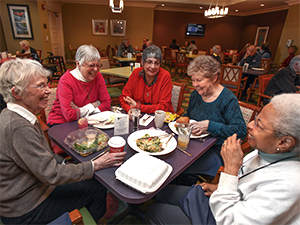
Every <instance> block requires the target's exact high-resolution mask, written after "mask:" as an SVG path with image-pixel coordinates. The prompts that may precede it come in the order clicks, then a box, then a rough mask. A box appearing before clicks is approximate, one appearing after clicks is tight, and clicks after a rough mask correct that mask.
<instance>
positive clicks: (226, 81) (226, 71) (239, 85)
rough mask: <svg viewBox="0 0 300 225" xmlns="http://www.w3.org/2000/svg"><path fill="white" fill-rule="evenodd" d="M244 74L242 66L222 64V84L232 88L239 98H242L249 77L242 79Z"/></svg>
mask: <svg viewBox="0 0 300 225" xmlns="http://www.w3.org/2000/svg"><path fill="white" fill-rule="evenodd" d="M242 74H243V67H242V66H232V65H224V64H223V65H222V69H221V76H220V84H222V85H223V86H224V87H227V88H228V89H229V90H231V91H232V92H233V93H234V94H235V96H236V97H237V98H238V99H240V98H241V95H242V91H243V90H244V88H245V85H246V81H247V79H248V78H247V77H245V78H243V79H242Z"/></svg>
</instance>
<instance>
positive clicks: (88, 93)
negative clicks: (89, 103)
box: [80, 81, 94, 100]
mask: <svg viewBox="0 0 300 225" xmlns="http://www.w3.org/2000/svg"><path fill="white" fill-rule="evenodd" d="M80 84H81V86H82V88H83V90H84V91H85V93H86V94H87V97H88V100H91V99H90V94H91V91H92V89H93V85H94V81H92V86H91V89H90V91H89V92H87V91H86V90H85V87H84V86H83V84H82V82H80Z"/></svg>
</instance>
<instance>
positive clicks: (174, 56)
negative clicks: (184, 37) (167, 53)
mask: <svg viewBox="0 0 300 225" xmlns="http://www.w3.org/2000/svg"><path fill="white" fill-rule="evenodd" d="M176 52H178V49H171V54H172V59H176Z"/></svg>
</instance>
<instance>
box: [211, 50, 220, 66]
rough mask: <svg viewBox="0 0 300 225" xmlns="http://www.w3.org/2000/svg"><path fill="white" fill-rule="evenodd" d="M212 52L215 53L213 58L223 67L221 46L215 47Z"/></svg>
mask: <svg viewBox="0 0 300 225" xmlns="http://www.w3.org/2000/svg"><path fill="white" fill-rule="evenodd" d="M212 52H213V54H212V55H211V56H212V57H213V58H214V59H216V60H217V61H218V62H219V63H220V65H221V66H222V59H221V57H220V53H221V46H220V45H215V46H214V47H212Z"/></svg>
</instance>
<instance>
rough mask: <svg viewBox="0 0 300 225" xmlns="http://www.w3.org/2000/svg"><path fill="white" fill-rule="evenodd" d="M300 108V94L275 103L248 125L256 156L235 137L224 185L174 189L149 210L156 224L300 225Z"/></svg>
mask: <svg viewBox="0 0 300 225" xmlns="http://www.w3.org/2000/svg"><path fill="white" fill-rule="evenodd" d="M299 108H300V95H299V94H282V95H278V96H275V97H274V98H272V100H271V103H270V104H268V105H266V106H265V107H264V108H263V109H262V111H261V113H260V114H259V115H258V116H257V118H255V120H254V121H251V122H250V123H249V124H248V133H249V134H248V143H249V144H250V146H251V147H253V148H255V149H256V150H254V151H253V152H251V153H249V154H248V155H246V156H245V157H244V153H243V151H242V148H241V143H240V139H237V136H236V134H234V135H233V136H231V137H229V138H228V139H227V140H226V141H225V142H224V144H223V146H222V151H221V154H222V157H223V159H224V164H225V167H224V172H222V173H221V176H220V180H219V184H218V185H214V184H207V183H202V184H201V185H196V186H193V187H192V188H189V187H186V186H175V185H170V186H168V187H167V188H166V189H164V190H163V191H161V192H159V194H158V196H157V201H158V202H157V203H155V204H153V205H152V206H150V207H149V208H148V209H147V212H146V216H147V218H148V220H149V221H150V222H151V224H222V225H227V224H262V225H267V224H295V225H296V224H300V213H299V211H300V204H299V202H300V188H299V184H300V173H299V171H300V158H299V153H300V138H299V134H300V110H299ZM243 157H244V158H243ZM209 196H210V197H209Z"/></svg>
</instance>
